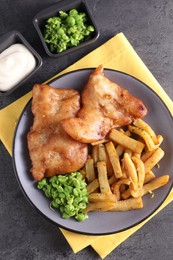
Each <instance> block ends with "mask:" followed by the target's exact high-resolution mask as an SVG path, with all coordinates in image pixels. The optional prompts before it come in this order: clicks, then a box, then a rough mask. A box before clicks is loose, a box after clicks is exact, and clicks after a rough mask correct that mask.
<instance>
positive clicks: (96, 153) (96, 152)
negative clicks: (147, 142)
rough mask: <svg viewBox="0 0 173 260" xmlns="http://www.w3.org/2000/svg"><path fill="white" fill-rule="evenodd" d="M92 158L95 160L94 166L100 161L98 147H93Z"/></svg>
mask: <svg viewBox="0 0 173 260" xmlns="http://www.w3.org/2000/svg"><path fill="white" fill-rule="evenodd" d="M91 157H92V159H93V160H94V165H96V164H97V162H98V161H99V153H98V145H95V146H92V149H91Z"/></svg>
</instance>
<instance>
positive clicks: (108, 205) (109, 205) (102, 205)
mask: <svg viewBox="0 0 173 260" xmlns="http://www.w3.org/2000/svg"><path fill="white" fill-rule="evenodd" d="M114 206H115V202H112V201H104V202H103V201H101V202H95V203H89V204H88V205H87V206H86V208H85V209H84V212H85V213H87V212H90V211H99V212H100V211H109V210H111V209H113V208H114Z"/></svg>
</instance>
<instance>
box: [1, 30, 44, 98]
mask: <svg viewBox="0 0 173 260" xmlns="http://www.w3.org/2000/svg"><path fill="white" fill-rule="evenodd" d="M16 43H21V44H23V45H24V46H25V47H27V49H28V50H29V51H30V52H31V53H32V54H33V55H34V57H35V59H36V67H35V68H34V70H33V71H32V72H31V73H30V74H28V75H27V76H26V77H25V78H24V79H22V80H21V81H20V82H19V83H17V84H16V85H15V86H14V87H13V88H11V89H10V90H8V91H4V92H3V91H0V97H1V96H8V95H10V94H11V93H12V92H13V91H14V90H16V89H17V88H18V87H20V86H21V85H22V84H23V83H24V82H25V81H26V80H28V79H29V78H30V77H31V76H32V75H33V74H34V73H35V72H36V71H37V70H38V69H39V68H40V67H41V65H42V59H41V57H40V55H39V54H38V53H37V52H36V51H35V50H34V49H33V48H32V47H31V45H30V44H29V43H28V42H27V41H26V40H25V38H24V37H23V36H22V35H21V33H19V32H18V31H11V32H9V33H7V34H5V35H3V36H2V37H1V38H0V53H1V52H3V51H4V50H5V49H7V48H8V47H10V46H11V45H13V44H16Z"/></svg>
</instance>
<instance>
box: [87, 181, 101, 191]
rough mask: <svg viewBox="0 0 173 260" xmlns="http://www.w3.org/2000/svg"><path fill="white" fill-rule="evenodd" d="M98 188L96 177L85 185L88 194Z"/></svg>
mask: <svg viewBox="0 0 173 260" xmlns="http://www.w3.org/2000/svg"><path fill="white" fill-rule="evenodd" d="M98 188H99V181H98V179H95V180H93V181H92V182H90V183H89V184H88V185H87V192H88V194H90V193H92V192H94V191H95V190H97V189H98Z"/></svg>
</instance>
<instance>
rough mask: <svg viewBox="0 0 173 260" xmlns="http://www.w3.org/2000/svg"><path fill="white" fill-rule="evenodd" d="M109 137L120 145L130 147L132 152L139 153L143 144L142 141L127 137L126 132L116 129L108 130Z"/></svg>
mask: <svg viewBox="0 0 173 260" xmlns="http://www.w3.org/2000/svg"><path fill="white" fill-rule="evenodd" d="M109 138H110V139H111V140H112V141H114V142H117V143H118V144H121V145H122V146H124V147H126V148H128V149H130V150H131V151H133V152H134V153H139V154H141V152H142V150H143V149H144V146H145V145H144V144H143V143H141V142H139V141H137V140H134V139H133V138H131V137H128V136H127V135H126V134H124V133H121V132H120V131H118V130H116V129H112V130H111V131H110V134H109Z"/></svg>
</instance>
